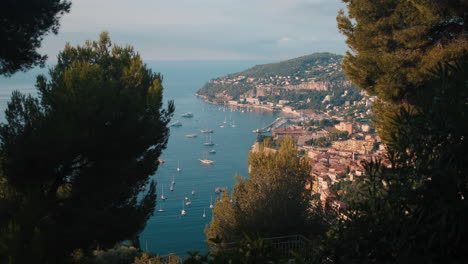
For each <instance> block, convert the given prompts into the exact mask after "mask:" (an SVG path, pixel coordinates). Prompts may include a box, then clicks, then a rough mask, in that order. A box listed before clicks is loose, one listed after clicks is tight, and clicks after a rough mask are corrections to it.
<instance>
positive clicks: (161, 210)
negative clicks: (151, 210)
mask: <svg viewBox="0 0 468 264" xmlns="http://www.w3.org/2000/svg"><path fill="white" fill-rule="evenodd" d="M158 212H160V213H163V212H165V211H164V209H163V208H162V204H160V205H159V210H158Z"/></svg>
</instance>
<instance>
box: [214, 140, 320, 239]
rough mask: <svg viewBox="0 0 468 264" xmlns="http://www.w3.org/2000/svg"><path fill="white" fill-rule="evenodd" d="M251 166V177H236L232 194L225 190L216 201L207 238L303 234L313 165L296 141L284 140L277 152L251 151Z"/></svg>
mask: <svg viewBox="0 0 468 264" xmlns="http://www.w3.org/2000/svg"><path fill="white" fill-rule="evenodd" d="M249 165H250V178H249V179H245V178H241V177H236V180H237V183H236V185H235V186H234V190H233V192H232V195H229V194H228V193H227V192H225V193H223V196H222V197H221V199H218V200H217V201H216V204H215V207H214V209H213V219H212V221H211V223H210V225H209V226H208V228H207V229H206V234H207V237H208V238H214V237H220V238H222V239H223V241H225V242H233V241H237V240H238V239H240V237H239V235H240V234H242V233H251V234H257V235H258V236H259V237H272V236H279V235H288V234H300V233H303V232H304V230H305V229H306V227H307V225H308V220H309V217H310V215H311V214H310V212H309V208H310V193H309V192H308V191H306V190H305V188H304V187H305V185H306V181H307V179H308V178H309V171H310V165H309V163H308V161H307V160H306V159H300V158H298V152H297V147H296V144H295V142H294V140H293V139H292V138H286V139H284V140H283V141H282V142H281V143H280V147H279V149H278V151H272V150H271V149H267V148H261V150H260V151H259V152H251V153H250V155H249ZM231 200H232V202H231ZM271 219H275V220H274V221H271Z"/></svg>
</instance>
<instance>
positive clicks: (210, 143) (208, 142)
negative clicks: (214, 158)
mask: <svg viewBox="0 0 468 264" xmlns="http://www.w3.org/2000/svg"><path fill="white" fill-rule="evenodd" d="M203 145H205V146H213V145H214V143H213V141H212V140H211V134H210V140H208V141H206V142H205V143H203Z"/></svg>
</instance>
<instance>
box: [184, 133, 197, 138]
mask: <svg viewBox="0 0 468 264" xmlns="http://www.w3.org/2000/svg"><path fill="white" fill-rule="evenodd" d="M185 136H186V137H188V138H196V137H197V135H195V134H188V135H185Z"/></svg>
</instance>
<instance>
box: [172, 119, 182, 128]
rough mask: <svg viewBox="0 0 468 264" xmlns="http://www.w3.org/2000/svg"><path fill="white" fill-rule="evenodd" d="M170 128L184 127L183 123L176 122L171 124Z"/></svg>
mask: <svg viewBox="0 0 468 264" xmlns="http://www.w3.org/2000/svg"><path fill="white" fill-rule="evenodd" d="M169 126H170V127H181V126H182V123H181V122H180V121H178V120H177V121H175V122H173V123H170V124H169Z"/></svg>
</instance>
